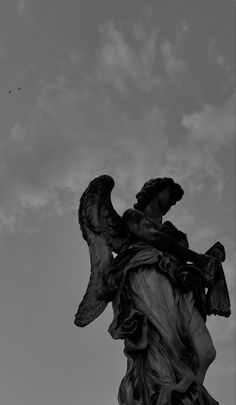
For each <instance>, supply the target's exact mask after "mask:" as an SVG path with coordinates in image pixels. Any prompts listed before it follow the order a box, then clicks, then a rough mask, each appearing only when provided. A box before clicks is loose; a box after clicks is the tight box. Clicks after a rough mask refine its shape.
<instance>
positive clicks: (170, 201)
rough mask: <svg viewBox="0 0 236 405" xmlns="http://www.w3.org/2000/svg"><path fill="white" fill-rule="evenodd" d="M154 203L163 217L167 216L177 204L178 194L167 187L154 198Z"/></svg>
mask: <svg viewBox="0 0 236 405" xmlns="http://www.w3.org/2000/svg"><path fill="white" fill-rule="evenodd" d="M153 202H154V203H155V205H156V209H158V210H159V211H160V212H161V214H162V215H165V214H166V213H167V212H168V211H169V209H170V208H171V207H172V205H175V204H176V202H177V198H176V194H175V192H174V190H173V188H171V187H166V188H165V189H164V190H162V191H161V192H160V193H159V194H158V195H157V196H156V197H154V199H153Z"/></svg>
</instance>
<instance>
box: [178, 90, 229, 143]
mask: <svg viewBox="0 0 236 405" xmlns="http://www.w3.org/2000/svg"><path fill="white" fill-rule="evenodd" d="M182 124H183V126H184V127H185V128H186V129H187V130H188V131H189V132H188V134H189V137H191V138H192V140H193V141H194V142H207V143H209V142H210V143H211V144H212V146H213V145H214V147H215V148H216V149H217V148H218V147H219V146H221V145H223V144H225V143H227V142H229V141H230V140H232V139H233V137H234V135H235V94H231V95H230V96H229V97H228V99H227V100H226V101H225V102H224V104H223V105H219V106H218V105H217V106H215V105H211V104H204V106H203V109H202V110H201V111H199V112H194V113H192V114H189V115H187V114H184V115H183V120H182Z"/></svg>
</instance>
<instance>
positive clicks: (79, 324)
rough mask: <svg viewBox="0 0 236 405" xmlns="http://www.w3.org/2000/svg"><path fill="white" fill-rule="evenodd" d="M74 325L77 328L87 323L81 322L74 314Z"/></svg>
mask: <svg viewBox="0 0 236 405" xmlns="http://www.w3.org/2000/svg"><path fill="white" fill-rule="evenodd" d="M74 325H75V326H77V327H78V328H84V327H85V326H86V325H87V323H86V322H83V321H82V320H81V319H80V318H79V317H78V316H76V315H75V319H74Z"/></svg>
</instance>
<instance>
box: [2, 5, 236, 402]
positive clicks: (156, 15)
mask: <svg viewBox="0 0 236 405" xmlns="http://www.w3.org/2000/svg"><path fill="white" fill-rule="evenodd" d="M234 15H235V2H234V1H232V0H224V1H222V0H214V1H213V0H198V1H197V2H194V1H189V0H179V1H178V2H176V1H170V0H158V1H157V0H155V1H154V0H153V1H152V0H146V1H144V0H126V1H124V0H121V1H117V0H100V1H99V2H98V1H95V0H94V1H92V0H80V1H79V0H57V1H56V0H40V1H36V0H12V1H9V0H1V4H0V72H1V76H0V111H1V120H0V134H1V137H0V157H1V159H0V173H1V176H0V252H1V283H0V315H1V335H0V359H1V361H0V386H1V390H0V392H1V393H0V399H1V403H2V404H4V405H65V404H66V405H78V404H79V405H93V404H94V405H95V404H96V405H104V404H105V405H115V404H117V391H118V387H119V384H120V381H121V379H122V377H123V375H124V374H125V370H126V359H125V357H124V355H123V353H122V350H123V342H122V341H113V340H112V339H111V337H110V335H109V334H108V332H107V329H108V326H109V324H110V322H111V320H112V312H111V308H110V307H108V308H107V310H106V311H105V313H104V314H103V315H102V316H101V317H100V318H99V319H97V320H96V321H95V322H94V323H93V324H92V325H89V326H88V327H87V328H85V329H78V328H76V327H75V326H74V325H73V319H74V313H75V312H76V310H77V306H78V304H79V302H80V301H81V299H82V296H83V294H84V292H85V289H86V286H87V281H88V278H89V267H90V266H89V257H88V249H87V245H86V243H85V242H84V241H83V239H82V237H81V234H80V229H79V226H78V225H77V206H78V201H79V198H80V195H81V193H82V191H83V190H84V188H85V187H86V186H87V184H88V182H89V181H90V180H91V179H92V178H94V177H96V176H97V175H100V174H102V173H108V174H110V175H112V176H113V178H114V179H115V182H116V186H115V189H114V191H113V203H114V206H115V208H116V210H117V211H118V212H119V213H120V214H121V213H122V212H123V211H124V209H126V208H127V207H129V206H131V204H133V202H134V197H135V194H136V193H137V191H139V188H140V187H141V186H142V185H143V182H144V181H146V180H148V179H149V178H153V177H158V176H172V177H173V178H174V179H175V180H177V181H179V182H180V183H181V185H182V186H183V188H184V190H185V195H184V198H183V199H182V200H181V202H179V203H178V205H177V206H176V207H174V208H173V211H172V212H171V213H170V214H169V215H168V218H169V219H170V220H172V221H173V222H174V223H175V224H176V225H177V226H179V227H180V229H182V230H183V231H185V232H187V233H188V236H189V241H190V246H191V248H193V249H195V250H196V251H199V252H204V251H205V250H207V249H208V248H209V247H210V246H211V245H212V244H213V243H214V242H215V241H217V240H220V241H221V242H222V243H224V244H225V247H226V252H227V261H226V263H225V266H224V268H225V273H226V278H227V281H228V284H229V290H230V295H231V300H232V310H233V312H232V316H231V318H230V319H224V318H220V317H210V318H209V319H208V321H207V324H208V327H209V330H210V333H211V335H212V338H213V341H214V344H215V347H216V350H217V358H216V360H215V362H214V363H213V365H212V366H211V367H210V369H209V371H208V375H207V379H206V384H205V385H206V387H207V389H208V390H209V392H210V393H211V394H212V395H213V397H215V398H216V399H217V400H218V401H219V402H220V403H221V404H224V405H226V404H227V405H233V404H234V403H235V391H234V384H235V235H234V230H235V213H234V206H235V145H234V134H235V113H234V111H235V76H234V69H235V67H234V62H235V55H234V47H235V43H234V29H235V23H234ZM18 87H21V90H18ZM9 90H12V91H11V93H10V94H8V92H9Z"/></svg>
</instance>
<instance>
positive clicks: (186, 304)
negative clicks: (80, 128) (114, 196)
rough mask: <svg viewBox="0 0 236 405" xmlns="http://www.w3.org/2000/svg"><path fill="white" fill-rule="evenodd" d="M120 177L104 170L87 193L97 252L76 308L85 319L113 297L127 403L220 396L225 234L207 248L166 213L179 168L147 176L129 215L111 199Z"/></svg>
mask: <svg viewBox="0 0 236 405" xmlns="http://www.w3.org/2000/svg"><path fill="white" fill-rule="evenodd" d="M114 184H115V183H114V180H113V178H112V177H110V176H108V175H101V176H99V177H97V178H95V179H94V180H92V181H91V182H90V184H89V185H88V187H87V189H86V190H85V191H84V193H83V194H82V197H81V199H80V206H79V223H80V227H81V231H82V235H83V238H84V239H85V240H86V242H87V244H88V247H89V252H90V261H91V275H90V280H89V284H88V287H87V291H86V293H85V295H84V298H83V300H82V302H81V304H80V305H79V309H78V312H77V314H76V316H75V321H74V322H75V325H77V326H79V327H84V326H86V325H88V324H89V323H90V322H92V321H93V320H94V319H96V318H97V317H98V316H99V315H100V314H101V313H102V312H103V311H104V309H105V308H106V306H107V304H108V303H109V302H112V306H113V311H114V318H113V321H112V323H111V325H110V327H109V333H110V334H111V336H112V338H113V339H123V340H124V354H125V356H126V357H127V371H126V374H125V376H124V378H123V380H122V382H121V385H120V388H119V393H118V402H119V404H120V405H190V404H191V405H217V404H218V405H219V403H218V402H217V401H216V400H215V399H213V398H212V396H211V395H210V394H209V393H208V392H207V390H206V388H205V387H204V386H203V382H204V378H205V375H206V372H207V369H208V367H209V366H210V364H211V363H212V362H213V361H214V359H215V356H216V351H215V348H214V345H213V342H212V339H211V336H210V334H209V332H208V329H207V327H206V318H207V315H212V314H214V315H219V316H225V317H229V316H230V313H231V312H230V299H229V294H228V288H227V284H226V280H225V276H224V271H223V267H222V262H223V261H224V260H225V249H224V247H223V245H222V244H221V243H220V242H216V243H215V244H214V245H213V246H212V247H211V248H210V249H209V250H208V251H207V252H206V253H205V254H199V253H197V252H194V251H193V250H190V249H189V244H188V239H187V235H186V234H185V233H183V232H181V231H180V230H178V229H177V228H176V227H175V226H174V225H173V224H172V223H171V222H170V221H166V222H163V216H164V215H165V214H166V213H167V212H168V211H169V209H170V208H171V206H172V205H174V204H176V202H177V201H179V200H180V199H181V198H182V196H183V189H182V188H181V186H180V185H179V184H177V183H175V182H174V180H173V179H172V178H156V179H151V180H149V181H147V182H146V183H145V184H144V186H143V187H142V189H141V191H140V192H139V193H138V194H137V195H136V198H137V202H136V204H134V208H129V209H127V210H126V211H125V212H124V214H123V216H122V217H121V216H120V215H118V213H117V212H116V211H115V209H114V207H113V205H112V202H111V191H112V189H113V187H114Z"/></svg>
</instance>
